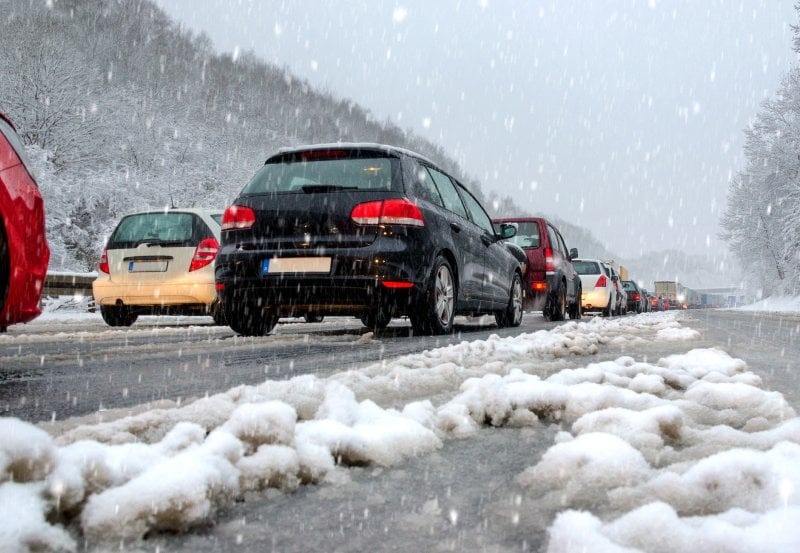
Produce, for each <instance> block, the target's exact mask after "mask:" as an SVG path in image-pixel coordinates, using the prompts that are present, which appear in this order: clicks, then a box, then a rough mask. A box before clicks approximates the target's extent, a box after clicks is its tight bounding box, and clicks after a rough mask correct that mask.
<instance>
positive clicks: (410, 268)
mask: <svg viewBox="0 0 800 553" xmlns="http://www.w3.org/2000/svg"><path fill="white" fill-rule="evenodd" d="M325 253H326V254H328V257H330V258H331V262H330V271H329V273H328V274H324V275H323V274H315V273H282V274H281V273H279V274H266V275H262V274H261V269H262V263H263V262H264V260H265V259H272V258H274V257H282V258H292V257H298V258H308V257H315V256H314V255H313V254H312V253H311V252H309V251H308V250H283V251H280V252H273V251H252V250H250V251H248V250H241V249H234V248H231V247H230V246H228V247H224V248H223V250H222V251H220V253H219V254H218V256H217V261H216V269H215V270H216V277H215V279H216V283H217V288H218V295H219V298H220V299H221V300H222V302H223V304H228V303H230V302H234V303H236V302H240V301H245V300H246V301H261V302H262V304H263V305H266V306H268V307H269V308H271V309H274V310H276V311H277V313H278V314H279V315H280V316H292V315H302V314H305V313H309V312H313V313H317V314H322V315H334V314H355V315H358V314H360V313H365V312H368V311H372V310H374V309H375V308H377V307H384V308H387V309H389V310H390V311H391V313H393V314H394V315H404V314H408V312H409V309H410V306H411V305H413V304H414V302H415V301H416V300H417V299H418V298H419V294H422V293H423V292H424V290H425V288H426V283H427V280H428V278H429V276H430V275H429V273H430V266H429V265H430V262H431V261H432V260H433V257H434V256H433V252H432V251H431V252H428V251H425V250H423V249H422V248H420V247H419V246H418V245H416V243H415V242H413V241H410V240H401V239H397V238H390V239H378V240H376V241H375V242H374V243H373V244H371V245H370V246H367V247H360V248H341V249H337V250H335V251H332V250H329V251H328V252H325ZM453 269H454V270H455V267H454V268H453ZM386 283H389V284H390V285H392V286H407V287H400V288H396V287H391V288H390V287H387V286H386ZM392 283H394V284H392Z"/></svg>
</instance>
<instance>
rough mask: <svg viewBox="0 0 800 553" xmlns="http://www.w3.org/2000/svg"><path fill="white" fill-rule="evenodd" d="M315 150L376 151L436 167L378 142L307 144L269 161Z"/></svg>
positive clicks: (290, 149) (281, 150)
mask: <svg viewBox="0 0 800 553" xmlns="http://www.w3.org/2000/svg"><path fill="white" fill-rule="evenodd" d="M314 150H376V151H379V152H385V153H387V154H393V155H404V156H411V157H415V158H417V159H420V160H422V161H425V162H426V163H430V164H431V165H436V164H435V163H434V162H433V161H431V160H430V159H428V158H427V157H425V156H423V155H422V154H418V153H417V152H413V151H411V150H407V149H405V148H400V147H398V146H390V145H388V144H378V143H376V142H331V143H327V144H307V145H304V146H291V147H286V148H280V149H279V150H278V151H277V152H275V153H274V154H272V155H270V156H269V157H268V158H267V159H268V160H269V159H272V158H274V157H276V156H282V155H286V154H292V153H296V152H309V151H314Z"/></svg>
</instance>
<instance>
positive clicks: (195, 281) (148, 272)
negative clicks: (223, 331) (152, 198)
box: [92, 209, 224, 326]
mask: <svg viewBox="0 0 800 553" xmlns="http://www.w3.org/2000/svg"><path fill="white" fill-rule="evenodd" d="M221 220H222V210H208V209H168V210H160V211H148V212H141V213H132V214H130V215H126V216H125V217H123V218H122V220H121V221H120V222H119V224H118V225H117V227H116V229H114V232H112V233H111V236H110V237H109V239H108V242H107V243H106V247H105V249H104V250H103V255H102V257H101V259H100V264H99V266H98V276H97V279H96V280H95V281H94V282H93V283H92V292H93V294H94V299H95V303H96V305H97V306H99V307H100V314H101V315H102V317H103V320H104V321H105V322H106V323H108V324H109V325H110V326H130V325H132V324H133V323H134V322H135V321H136V319H137V317H138V316H139V315H162V314H176V315H211V316H212V317H214V321H215V322H216V323H217V324H224V320H223V317H222V311H221V310H220V309H219V308H218V302H217V294H216V290H215V288H214V260H215V258H216V256H217V251H218V250H219V241H220V221H221Z"/></svg>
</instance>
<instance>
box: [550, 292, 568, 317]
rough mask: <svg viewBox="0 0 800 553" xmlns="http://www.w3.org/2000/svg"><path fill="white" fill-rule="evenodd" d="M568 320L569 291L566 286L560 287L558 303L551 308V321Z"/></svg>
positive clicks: (557, 294)
mask: <svg viewBox="0 0 800 553" xmlns="http://www.w3.org/2000/svg"><path fill="white" fill-rule="evenodd" d="M566 318H567V290H566V288H565V287H564V284H560V285H559V286H558V290H557V291H556V302H555V303H554V304H552V305H551V306H550V320H551V321H563V320H564V319H566Z"/></svg>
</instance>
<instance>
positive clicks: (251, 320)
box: [223, 300, 278, 336]
mask: <svg viewBox="0 0 800 553" xmlns="http://www.w3.org/2000/svg"><path fill="white" fill-rule="evenodd" d="M223 311H224V313H225V319H226V320H227V321H228V325H229V326H230V327H231V328H232V329H233V331H234V332H236V333H237V334H241V335H242V336H264V335H265V334H269V333H270V332H271V331H272V329H273V328H275V325H276V324H278V316H277V315H276V314H275V313H273V312H271V311H268V310H267V309H266V306H264V305H260V301H259V300H256V301H253V300H241V301H234V300H230V301H226V302H225V305H224V309H223Z"/></svg>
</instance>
